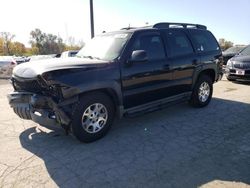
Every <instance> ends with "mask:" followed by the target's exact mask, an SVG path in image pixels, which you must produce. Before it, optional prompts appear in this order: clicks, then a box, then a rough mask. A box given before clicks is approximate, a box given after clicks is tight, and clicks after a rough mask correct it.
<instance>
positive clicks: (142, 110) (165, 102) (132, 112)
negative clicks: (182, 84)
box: [124, 92, 192, 117]
mask: <svg viewBox="0 0 250 188" xmlns="http://www.w3.org/2000/svg"><path fill="white" fill-rule="evenodd" d="M191 94H192V92H186V93H182V94H179V95H175V96H172V97H168V98H164V99H160V100H157V101H153V102H149V103H146V104H143V105H139V106H135V107H132V108H128V109H125V110H124V111H125V112H124V116H125V117H135V116H139V115H142V114H146V113H149V112H153V111H156V110H160V109H163V108H166V107H168V106H171V105H174V104H179V103H182V102H186V101H187V100H189V99H190V97H191Z"/></svg>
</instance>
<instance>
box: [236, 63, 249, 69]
mask: <svg viewBox="0 0 250 188" xmlns="http://www.w3.org/2000/svg"><path fill="white" fill-rule="evenodd" d="M234 68H237V69H244V70H246V69H250V63H236V64H234Z"/></svg>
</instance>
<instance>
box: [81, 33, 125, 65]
mask: <svg viewBox="0 0 250 188" xmlns="http://www.w3.org/2000/svg"><path fill="white" fill-rule="evenodd" d="M128 37H129V34H127V33H120V34H117V33H111V34H110V33H109V34H103V35H99V36H96V37H94V38H93V39H91V40H90V41H89V42H88V43H87V44H86V45H85V46H84V47H83V48H82V49H81V50H80V51H79V52H78V54H77V55H76V56H77V57H83V58H90V59H101V60H106V61H110V60H113V59H115V58H117V57H118V56H119V55H120V53H121V51H122V49H123V47H124V46H125V44H126V42H127V40H128Z"/></svg>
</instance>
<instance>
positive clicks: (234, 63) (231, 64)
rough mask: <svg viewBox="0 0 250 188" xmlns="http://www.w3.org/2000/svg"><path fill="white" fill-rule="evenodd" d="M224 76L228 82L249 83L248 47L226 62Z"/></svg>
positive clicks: (249, 59)
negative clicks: (240, 81) (242, 81)
mask: <svg viewBox="0 0 250 188" xmlns="http://www.w3.org/2000/svg"><path fill="white" fill-rule="evenodd" d="M225 74H226V77H227V79H228V80H229V81H235V80H244V81H250V45H249V46H247V47H246V48H244V49H243V50H242V51H241V52H240V53H239V54H238V55H236V56H234V57H233V58H231V59H229V60H228V62H227V66H226V69H225Z"/></svg>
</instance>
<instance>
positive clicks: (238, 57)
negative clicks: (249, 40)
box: [231, 55, 250, 63]
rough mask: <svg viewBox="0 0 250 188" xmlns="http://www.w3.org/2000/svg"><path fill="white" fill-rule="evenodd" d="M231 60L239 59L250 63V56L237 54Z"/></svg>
mask: <svg viewBox="0 0 250 188" xmlns="http://www.w3.org/2000/svg"><path fill="white" fill-rule="evenodd" d="M231 61H238V62H242V63H250V56H241V55H239V56H235V57H233V58H232V59H231Z"/></svg>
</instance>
